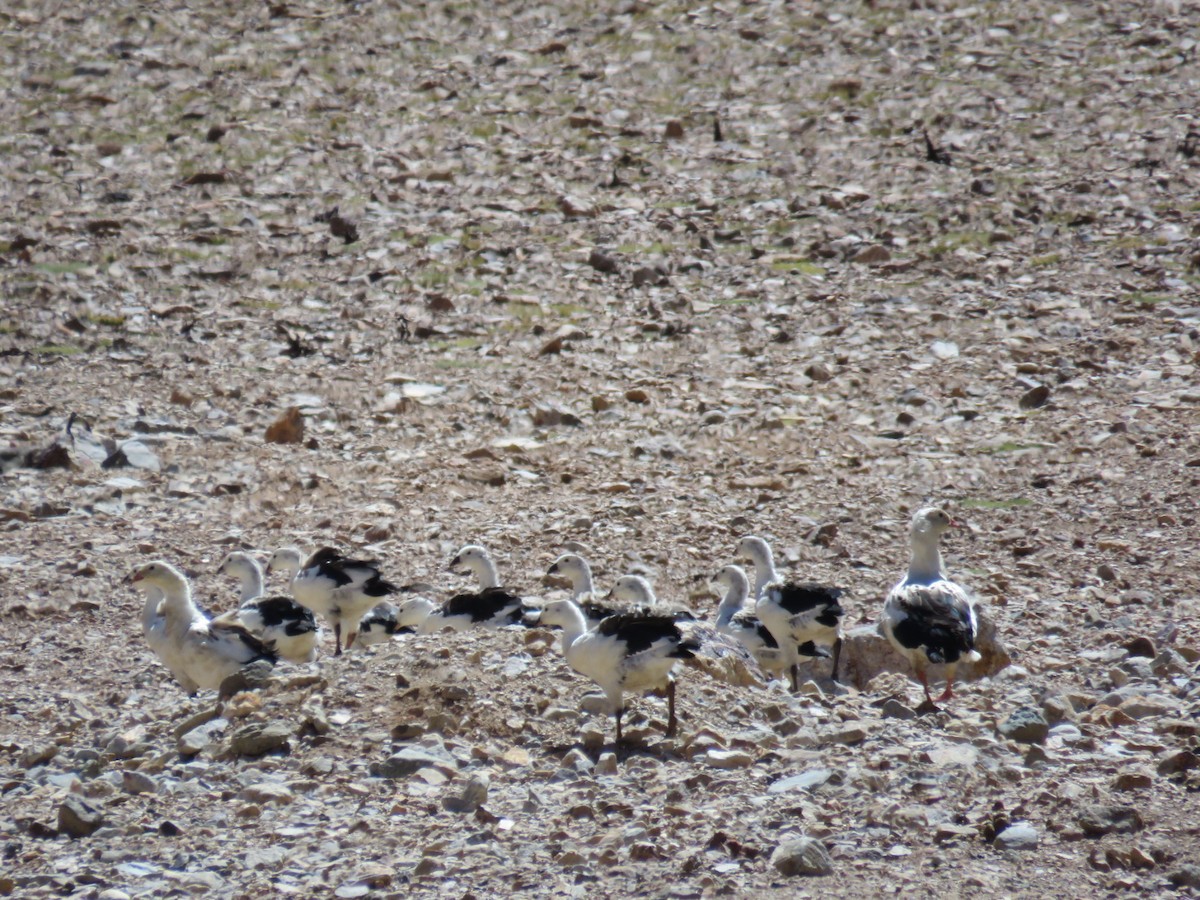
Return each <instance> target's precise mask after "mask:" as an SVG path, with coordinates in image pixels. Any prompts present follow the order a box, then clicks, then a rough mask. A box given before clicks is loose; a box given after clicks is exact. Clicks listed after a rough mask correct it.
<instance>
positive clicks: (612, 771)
mask: <svg viewBox="0 0 1200 900" xmlns="http://www.w3.org/2000/svg"><path fill="white" fill-rule="evenodd" d="M594 771H595V774H597V775H616V774H617V772H618V771H619V770H618V767H617V755H616V754H615V753H612V752H609V753H601V754H600V758H599V759H598V760H596V767H595V770H594Z"/></svg>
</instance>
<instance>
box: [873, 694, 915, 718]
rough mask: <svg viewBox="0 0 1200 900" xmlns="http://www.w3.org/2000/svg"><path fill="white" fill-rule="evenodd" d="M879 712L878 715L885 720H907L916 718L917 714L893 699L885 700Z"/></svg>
mask: <svg viewBox="0 0 1200 900" xmlns="http://www.w3.org/2000/svg"><path fill="white" fill-rule="evenodd" d="M879 712H880V715H882V716H883V717H884V718H885V719H903V720H909V719H915V718H916V717H917V713H916V711H915V710H914V709H912V708H911V707H908V706H905V705H904V704H903V703H901V702H900V701H899V700H896V699H895V698H889V699H887V700H885V701H884V703H883V706H882V707H880V710H879Z"/></svg>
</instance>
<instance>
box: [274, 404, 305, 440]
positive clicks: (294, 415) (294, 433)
mask: <svg viewBox="0 0 1200 900" xmlns="http://www.w3.org/2000/svg"><path fill="white" fill-rule="evenodd" d="M266 437H267V443H269V444H302V443H304V417H303V416H302V415H300V407H298V406H291V407H288V410H287V411H286V412H285V413H284V414H283V415H282V416H280V417H279V418H278V419H276V420H275V421H274V422H272V423H271V424H270V425H268V426H267V435H266Z"/></svg>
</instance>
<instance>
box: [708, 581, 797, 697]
mask: <svg viewBox="0 0 1200 900" xmlns="http://www.w3.org/2000/svg"><path fill="white" fill-rule="evenodd" d="M713 580H714V582H715V583H716V585H717V586H718V587H719V588H721V590H723V591H724V592H725V594H724V597H723V598H722V600H721V605H720V606H718V607H717V630H718V631H721V632H724V633H725V634H728V635H730V636H731V637H733V638H734V639H735V640H737V641H738V642H739V643H740V644H741V645H742V646H743V647H745V648H746V649H747V650H749V651H750V653H751V654H752V655H753V656H754V658H755V660H757V662H758V664H759V666H761V667H762V668H763V670H764V671H767V672H770V673H772V674H774V675H778V674H779V673H781V672H783V671H784V670H785V669H787V667H788V665H789V660H788V657H787V654H786V653H784V652H783V651H782V650H780V649H779V642H778V641H777V640H775V636H774V635H773V634H771V632H770V630H769V629H768V628H767V626H765V625H764V624H763V623H762V622H761V621H760V620H759V618H758V616H756V615H754V614H753V613H749V612H746V611H745V610H744V607H745V605H746V600H748V599H749V597H750V579H749V578H747V577H746V572H745V570H744V569H743V568H742V567H741V566H725V567H724V568H723V569H721V571H719V572H718V573H717V575H716V578H714V579H713Z"/></svg>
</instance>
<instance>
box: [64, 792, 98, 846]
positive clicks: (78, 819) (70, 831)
mask: <svg viewBox="0 0 1200 900" xmlns="http://www.w3.org/2000/svg"><path fill="white" fill-rule="evenodd" d="M103 824H104V813H102V812H101V811H100V810H98V809H96V807H94V806H92V805H91V804H90V803H88V802H87V801H86V800H84V799H83V798H82V797H80V796H79V795H78V794H68V795H67V798H66V799H65V800H63V802H62V805H61V806H60V807H59V808H58V830H59V831H60V832H62V833H63V834H66V835H70V836H71V837H73V838H84V837H87V836H88V835H90V834H92V833H93V832H95V831H96V829H98V828H99V827H100V826H101V825H103Z"/></svg>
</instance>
